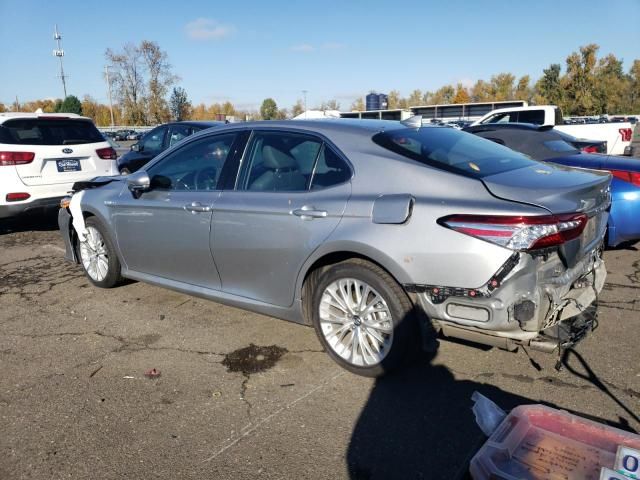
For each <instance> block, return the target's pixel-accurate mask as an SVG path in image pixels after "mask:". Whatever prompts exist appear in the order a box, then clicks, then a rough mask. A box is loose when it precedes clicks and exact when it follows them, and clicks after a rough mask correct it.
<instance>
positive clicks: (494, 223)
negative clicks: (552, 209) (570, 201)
mask: <svg viewBox="0 0 640 480" xmlns="http://www.w3.org/2000/svg"><path fill="white" fill-rule="evenodd" d="M438 223H440V224H441V225H443V226H445V227H448V228H450V229H452V230H455V231H456V232H460V233H464V234H465V235H471V236H472V237H476V238H480V239H482V240H485V241H487V242H491V243H495V244H497V245H500V246H503V247H506V248H510V249H512V250H536V249H538V248H547V247H554V246H557V245H561V244H563V243H565V242H568V241H569V240H573V239H574V238H577V237H579V236H580V234H581V233H582V231H583V230H584V227H585V225H586V224H587V216H586V215H585V214H584V213H570V214H566V215H540V216H535V217H525V216H501V215H452V216H450V217H445V218H441V219H440V220H438Z"/></svg>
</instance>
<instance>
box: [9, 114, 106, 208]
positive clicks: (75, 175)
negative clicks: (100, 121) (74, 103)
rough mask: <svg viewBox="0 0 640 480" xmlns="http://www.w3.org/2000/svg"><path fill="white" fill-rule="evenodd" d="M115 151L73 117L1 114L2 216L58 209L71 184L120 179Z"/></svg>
mask: <svg viewBox="0 0 640 480" xmlns="http://www.w3.org/2000/svg"><path fill="white" fill-rule="evenodd" d="M116 158H117V154H116V152H115V150H114V149H113V148H112V147H111V146H110V145H109V143H108V142H107V141H106V140H105V139H104V137H103V136H102V135H101V134H100V132H99V131H98V129H97V128H96V127H95V125H94V124H93V122H92V121H91V119H89V118H86V117H81V116H79V115H76V114H73V113H58V114H55V113H15V112H5V113H0V218H5V217H11V216H14V215H17V214H19V213H22V212H26V211H28V210H32V209H35V208H42V207H49V206H56V205H57V204H58V202H59V201H60V199H61V198H62V197H64V196H65V195H66V194H67V192H68V191H69V190H71V186H72V185H73V184H74V182H78V181H82V180H89V179H92V178H94V177H97V176H102V175H118V168H117V166H116Z"/></svg>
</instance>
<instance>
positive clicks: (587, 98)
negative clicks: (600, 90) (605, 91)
mask: <svg viewBox="0 0 640 480" xmlns="http://www.w3.org/2000/svg"><path fill="white" fill-rule="evenodd" d="M598 48H600V47H598V45H596V44H594V43H592V44H589V45H585V46H584V47H580V52H579V53H578V52H573V53H572V54H571V55H569V56H568V57H567V73H566V74H565V76H564V77H563V80H562V84H563V87H564V89H565V91H566V92H567V105H568V107H569V108H568V112H569V113H570V114H572V115H593V114H597V113H602V112H600V111H598V100H597V92H596V76H595V68H596V55H597V53H598Z"/></svg>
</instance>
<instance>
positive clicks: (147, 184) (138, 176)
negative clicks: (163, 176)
mask: <svg viewBox="0 0 640 480" xmlns="http://www.w3.org/2000/svg"><path fill="white" fill-rule="evenodd" d="M127 187H129V190H131V193H133V195H134V196H136V198H137V196H138V195H140V194H141V193H142V192H146V191H147V190H149V189H150V188H151V179H150V178H149V174H148V173H147V172H145V171H144V170H140V171H138V172H135V173H131V174H129V175H127Z"/></svg>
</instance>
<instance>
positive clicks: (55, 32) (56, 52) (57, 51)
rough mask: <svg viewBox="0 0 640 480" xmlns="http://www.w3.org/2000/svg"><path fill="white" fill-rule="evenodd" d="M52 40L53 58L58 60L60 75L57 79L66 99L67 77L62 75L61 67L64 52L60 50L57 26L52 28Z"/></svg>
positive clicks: (62, 69)
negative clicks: (54, 46)
mask: <svg viewBox="0 0 640 480" xmlns="http://www.w3.org/2000/svg"><path fill="white" fill-rule="evenodd" d="M53 39H54V40H55V41H56V45H57V47H58V48H56V49H55V50H54V51H53V56H54V57H58V58H59V59H60V75H59V77H60V78H61V79H62V88H63V90H64V98H67V82H66V78H67V76H66V75H65V74H64V67H63V66H62V57H64V50H62V35H60V33H59V32H58V25H57V24H56V26H55V27H54V30H53Z"/></svg>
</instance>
